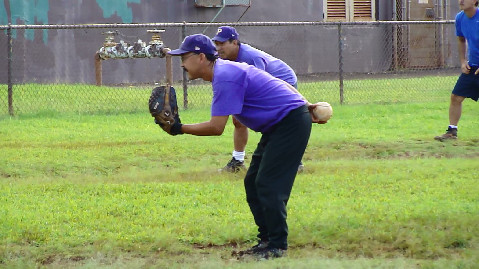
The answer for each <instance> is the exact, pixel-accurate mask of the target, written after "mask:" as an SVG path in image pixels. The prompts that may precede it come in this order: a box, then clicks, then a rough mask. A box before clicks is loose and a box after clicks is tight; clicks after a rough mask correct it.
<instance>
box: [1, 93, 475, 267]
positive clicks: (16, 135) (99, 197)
mask: <svg viewBox="0 0 479 269" xmlns="http://www.w3.org/2000/svg"><path fill="white" fill-rule="evenodd" d="M444 99H445V100H444V101H440V102H427V103H424V102H419V103H412V104H406V103H397V104H367V105H345V106H339V105H336V106H335V107H334V108H335V111H334V113H335V114H334V116H333V119H332V120H331V121H330V122H329V123H328V124H326V125H315V126H313V132H312V136H311V139H310V143H309V145H308V149H307V152H306V153H305V157H304V164H305V167H306V168H305V172H304V173H302V174H300V175H298V177H297V178H296V182H295V186H294V187H293V192H292V195H291V199H290V202H289V203H288V223H289V228H290V236H289V243H290V249H289V250H288V257H286V258H282V259H278V260H273V261H261V262H257V261H253V260H242V261H238V260H235V259H233V258H232V257H231V251H233V250H236V249H239V248H245V247H248V246H250V245H251V244H253V243H254V238H255V235H256V232H255V226H254V222H253V219H252V216H251V214H250V212H249V209H248V206H247V203H246V201H245V195H244V189H243V183H242V176H243V175H241V174H240V175H230V174H221V173H218V172H217V169H218V168H220V167H221V166H223V165H224V164H225V163H226V162H227V161H228V160H229V159H230V154H231V150H232V130H233V127H232V124H231V123H228V125H227V129H226V130H225V133H224V134H223V135H222V136H220V137H194V136H188V135H183V136H177V137H171V136H168V135H166V134H165V133H163V132H162V130H161V129H160V128H159V127H158V126H155V125H154V124H153V122H152V118H151V117H150V116H149V115H148V114H147V112H146V111H145V112H136V113H121V114H113V113H97V114H93V115H85V114H78V113H71V112H70V113H63V114H59V113H47V114H37V115H28V114H27V115H20V116H17V117H9V116H1V117H0V138H1V139H0V151H1V152H2V154H1V155H0V267H6V268H37V267H47V268H64V267H81V268H225V267H226V268H478V266H479V184H477V179H478V178H479V169H478V168H479V135H478V133H477V126H478V124H479V117H478V116H479V112H478V109H477V104H476V103H475V102H472V101H470V100H467V101H465V103H464V114H463V117H462V119H461V123H460V129H459V138H460V139H459V140H457V141H454V142H448V143H440V142H437V141H434V140H433V139H432V138H433V137H434V136H435V135H438V134H441V133H443V132H444V130H445V128H446V125H447V108H448V102H447V95H446V96H444ZM181 117H182V121H183V122H185V123H194V122H201V121H205V120H208V119H209V110H208V108H193V109H189V110H186V111H182V112H181ZM259 138H260V135H259V134H256V133H253V132H251V133H250V141H249V143H248V147H247V155H248V156H251V152H252V151H253V150H254V147H255V145H256V143H257V142H258V140H259ZM248 161H249V160H248V159H247V162H248Z"/></svg>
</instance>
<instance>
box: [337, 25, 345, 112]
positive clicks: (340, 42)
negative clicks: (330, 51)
mask: <svg viewBox="0 0 479 269" xmlns="http://www.w3.org/2000/svg"><path fill="white" fill-rule="evenodd" d="M338 51H339V52H338V53H339V103H340V104H341V105H342V104H343V102H344V85H343V40H342V27H341V23H339V24H338Z"/></svg>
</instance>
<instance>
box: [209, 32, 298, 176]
mask: <svg viewBox="0 0 479 269" xmlns="http://www.w3.org/2000/svg"><path fill="white" fill-rule="evenodd" d="M212 40H213V41H214V42H215V45H216V49H217V50H218V56H219V57H220V58H221V59H225V60H230V61H235V62H240V63H247V64H249V65H253V66H255V67H256V68H259V69H261V70H264V71H266V72H268V73H269V74H271V75H272V76H273V77H276V78H279V79H281V80H284V81H286V82H287V83H289V84H290V85H292V86H293V87H295V88H297V87H296V85H297V82H298V79H297V77H296V74H295V73H294V71H293V69H292V68H291V67H289V65H287V64H286V63H285V62H283V61H281V60H280V59H277V58H275V57H273V56H271V55H269V54H268V53H266V52H264V51H262V50H259V49H256V48H254V47H252V46H250V45H248V44H244V43H241V42H240V40H239V34H238V32H237V31H236V29H235V28H234V27H230V26H221V27H219V28H218V31H217V33H216V35H215V36H214V37H213V38H212ZM233 124H234V126H235V129H234V133H233V140H234V151H233V158H232V159H231V160H230V161H229V162H228V164H227V165H226V166H225V167H224V168H222V169H221V170H222V171H227V172H233V173H235V172H238V171H240V170H241V169H244V168H245V166H244V157H245V149H246V144H247V143H248V128H247V127H246V126H244V125H243V124H241V123H240V122H239V121H238V120H237V119H236V118H235V117H233ZM302 169H303V164H302V163H300V165H299V168H298V170H299V171H302Z"/></svg>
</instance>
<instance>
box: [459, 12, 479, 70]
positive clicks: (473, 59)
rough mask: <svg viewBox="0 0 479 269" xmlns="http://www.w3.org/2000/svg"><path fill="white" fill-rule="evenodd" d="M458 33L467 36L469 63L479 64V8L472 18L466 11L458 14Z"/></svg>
mask: <svg viewBox="0 0 479 269" xmlns="http://www.w3.org/2000/svg"><path fill="white" fill-rule="evenodd" d="M456 35H457V36H461V37H464V38H466V40H467V48H468V60H469V65H472V66H479V9H478V8H476V14H474V16H473V17H472V18H469V17H467V15H466V14H465V13H464V11H461V12H459V13H457V15H456Z"/></svg>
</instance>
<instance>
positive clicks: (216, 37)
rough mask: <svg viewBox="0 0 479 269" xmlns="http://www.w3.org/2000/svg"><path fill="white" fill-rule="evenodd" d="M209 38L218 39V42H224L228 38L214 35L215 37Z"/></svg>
mask: <svg viewBox="0 0 479 269" xmlns="http://www.w3.org/2000/svg"><path fill="white" fill-rule="evenodd" d="M211 40H213V41H218V42H226V41H228V40H229V39H228V38H225V37H221V36H215V37H213V38H212V39H211Z"/></svg>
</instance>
